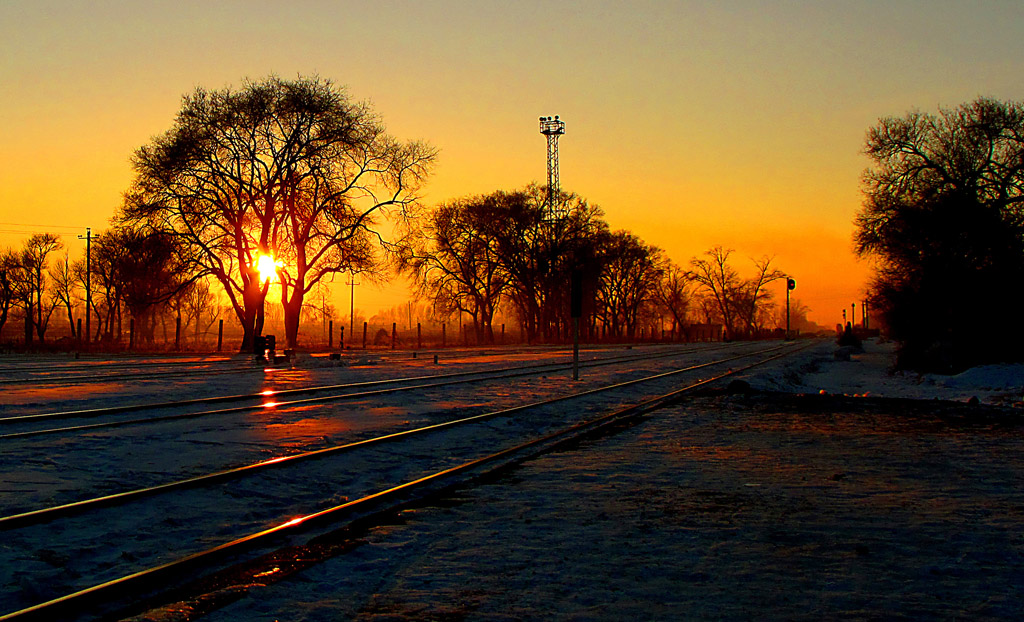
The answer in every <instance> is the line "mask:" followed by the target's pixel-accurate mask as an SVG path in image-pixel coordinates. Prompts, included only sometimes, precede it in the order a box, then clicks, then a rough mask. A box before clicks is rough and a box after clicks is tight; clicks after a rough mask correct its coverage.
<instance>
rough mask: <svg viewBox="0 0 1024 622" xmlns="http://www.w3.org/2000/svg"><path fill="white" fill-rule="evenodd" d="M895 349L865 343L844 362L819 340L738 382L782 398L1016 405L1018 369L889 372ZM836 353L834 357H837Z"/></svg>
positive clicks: (1023, 388) (1023, 390)
mask: <svg viewBox="0 0 1024 622" xmlns="http://www.w3.org/2000/svg"><path fill="white" fill-rule="evenodd" d="M895 348H896V346H895V344H894V343H892V342H884V341H883V342H879V341H878V340H875V339H871V340H868V341H865V342H864V351H863V352H855V353H851V354H850V356H849V360H844V358H845V357H843V356H842V352H841V351H840V350H841V349H840V348H839V347H838V346H836V345H835V343H834V342H833V341H829V340H825V341H822V342H820V343H817V344H816V345H813V346H811V347H810V348H809V349H808V350H805V351H804V352H802V353H800V354H798V355H796V356H794V357H789V358H786V359H783V360H782V361H781V362H779V363H775V364H772V365H770V366H766V367H765V368H758V369H755V370H752V371H751V372H749V373H747V374H744V375H743V378H744V379H745V380H747V381H748V382H750V384H751V386H752V387H753V388H755V389H759V390H764V391H781V392H784V393H821V392H822V391H824V392H826V393H830V394H834V395H857V396H864V395H870V396H874V397H891V398H909V399H922V400H931V399H939V400H952V401H967V400H969V399H970V398H972V397H977V398H978V399H979V400H980V401H981V402H982V403H987V404H996V405H1005V406H1009V405H1018V406H1019V405H1021V401H1022V400H1024V365H1022V364H1016V365H985V366H982V367H975V368H972V369H968V370H967V371H965V372H963V373H960V374H957V375H953V376H943V375H938V374H918V373H915V372H904V371H899V372H897V371H893V369H892V368H893V363H894V360H895ZM837 351H840V352H839V356H838V357H837Z"/></svg>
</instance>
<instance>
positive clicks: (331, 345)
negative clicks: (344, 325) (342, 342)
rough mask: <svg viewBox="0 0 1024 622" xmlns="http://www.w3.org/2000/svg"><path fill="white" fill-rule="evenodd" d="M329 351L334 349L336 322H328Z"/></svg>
mask: <svg viewBox="0 0 1024 622" xmlns="http://www.w3.org/2000/svg"><path fill="white" fill-rule="evenodd" d="M327 349H328V350H333V349H334V320H327Z"/></svg>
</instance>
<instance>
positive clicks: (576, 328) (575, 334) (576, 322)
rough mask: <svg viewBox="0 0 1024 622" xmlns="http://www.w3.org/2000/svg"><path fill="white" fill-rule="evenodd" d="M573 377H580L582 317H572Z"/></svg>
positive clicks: (575, 378) (576, 378)
mask: <svg viewBox="0 0 1024 622" xmlns="http://www.w3.org/2000/svg"><path fill="white" fill-rule="evenodd" d="M572 379H573V380H579V379H580V318H578V317H574V318H572Z"/></svg>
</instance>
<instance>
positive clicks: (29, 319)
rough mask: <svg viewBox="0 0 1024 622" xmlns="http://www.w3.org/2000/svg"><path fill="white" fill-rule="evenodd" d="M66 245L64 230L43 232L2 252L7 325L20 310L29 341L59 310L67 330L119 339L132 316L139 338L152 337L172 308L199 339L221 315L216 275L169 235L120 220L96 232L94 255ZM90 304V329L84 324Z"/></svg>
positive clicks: (0, 317)
mask: <svg viewBox="0 0 1024 622" xmlns="http://www.w3.org/2000/svg"><path fill="white" fill-rule="evenodd" d="M62 250H65V247H64V244H63V243H62V242H61V240H60V237H59V236H57V235H55V234H51V233H41V234H35V235H33V236H31V237H30V238H29V239H28V240H27V241H26V242H25V243H24V245H23V246H22V247H21V248H20V249H17V250H14V249H8V250H6V251H3V252H2V253H0V331H2V330H3V328H4V326H5V325H6V324H7V321H8V319H9V318H16V319H17V320H19V321H20V322H21V323H22V326H23V327H24V331H25V343H26V344H31V343H32V342H33V341H35V340H38V341H40V342H42V341H45V339H46V333H47V330H48V329H49V328H51V326H52V324H53V322H52V321H51V320H53V318H54V317H55V315H54V314H55V313H56V314H57V315H56V317H58V318H59V317H61V316H63V317H64V318H66V321H67V331H66V333H67V334H68V335H70V337H71V338H72V339H74V340H88V341H113V340H116V339H118V338H119V337H120V335H121V334H122V332H123V326H122V324H123V322H124V321H125V319H126V318H131V319H132V320H134V322H135V328H136V334H137V338H138V340H139V343H140V344H147V345H149V344H153V342H154V341H155V333H156V329H157V327H158V325H160V324H163V323H165V322H166V321H167V318H168V316H170V317H171V318H175V319H178V320H181V321H182V325H183V326H184V327H185V328H188V327H191V328H192V329H193V335H194V337H195V339H196V340H198V338H199V335H200V334H201V333H203V334H204V333H205V332H206V331H208V330H209V328H210V326H211V325H212V324H213V323H214V322H215V321H216V318H217V316H218V313H217V299H216V296H215V293H214V292H213V291H212V290H211V288H210V283H209V281H208V280H207V279H204V278H201V275H200V274H199V273H197V272H196V271H195V269H194V267H193V266H192V263H191V262H190V261H189V260H188V258H187V257H185V256H182V254H181V252H180V251H181V250H182V249H181V248H180V247H179V246H177V245H176V244H175V241H174V239H173V238H171V237H169V236H166V235H162V234H160V233H159V232H154V231H151V230H143V229H133V228H130V227H125V226H121V227H113V228H111V229H109V230H107V231H105V232H103V233H102V234H101V235H99V236H96V237H94V238H93V245H92V248H91V253H90V257H89V259H88V261H87V259H86V258H85V257H82V258H80V259H77V260H74V261H72V259H71V258H70V256H69V255H68V253H67V252H66V250H65V252H64V253H63V254H62V255H60V254H58V253H59V252H60V251H62ZM55 255H56V256H55ZM87 273H88V274H87ZM87 290H88V291H89V292H90V294H87ZM87 304H88V305H89V312H88V315H89V317H90V319H91V322H89V326H88V328H89V329H90V332H91V334H90V335H88V336H86V335H84V334H83V333H84V332H85V330H86V327H84V326H82V324H81V320H82V317H83V315H85V308H86V305H87ZM0 334H2V332H0Z"/></svg>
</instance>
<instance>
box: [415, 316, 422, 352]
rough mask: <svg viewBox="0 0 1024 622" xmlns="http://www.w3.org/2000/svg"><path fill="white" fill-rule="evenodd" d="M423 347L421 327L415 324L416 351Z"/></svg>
mask: <svg viewBox="0 0 1024 622" xmlns="http://www.w3.org/2000/svg"><path fill="white" fill-rule="evenodd" d="M422 347H423V327H422V325H421V324H420V323H419V322H416V349H417V350H419V349H421V348H422Z"/></svg>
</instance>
